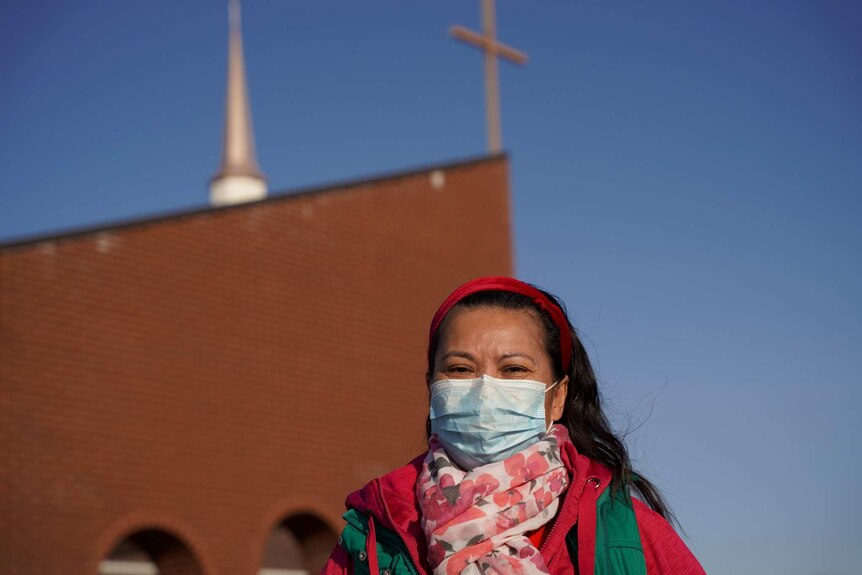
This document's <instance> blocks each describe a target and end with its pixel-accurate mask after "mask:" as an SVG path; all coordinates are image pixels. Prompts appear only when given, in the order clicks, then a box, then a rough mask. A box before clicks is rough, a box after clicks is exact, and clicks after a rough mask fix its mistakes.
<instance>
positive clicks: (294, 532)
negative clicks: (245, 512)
mask: <svg viewBox="0 0 862 575" xmlns="http://www.w3.org/2000/svg"><path fill="white" fill-rule="evenodd" d="M337 540H338V530H336V529H335V528H333V526H332V522H331V521H330V520H329V519H328V517H327V515H326V514H325V513H323V512H320V511H319V510H316V509H313V508H308V507H302V508H293V509H290V510H288V511H282V512H281V513H278V514H277V515H275V516H274V517H273V518H271V520H270V521H269V522H268V529H267V530H266V535H265V537H264V540H263V542H262V544H261V545H260V550H259V559H258V561H257V562H256V564H257V569H261V568H265V567H275V568H279V567H280V568H287V569H301V570H305V571H307V572H308V573H311V574H312V575H316V574H317V573H319V572H320V570H321V568H322V567H323V565H324V563H325V562H326V559H327V558H328V557H329V554H330V552H331V551H332V549H333V547H334V546H335V544H336V542H337Z"/></svg>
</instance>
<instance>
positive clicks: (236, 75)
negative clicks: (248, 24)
mask: <svg viewBox="0 0 862 575" xmlns="http://www.w3.org/2000/svg"><path fill="white" fill-rule="evenodd" d="M228 25H229V29H230V31H229V40H228V64H227V104H226V110H225V127H224V151H223V153H222V161H221V166H220V167H219V170H218V172H217V173H216V175H215V176H213V179H212V180H211V181H210V203H211V204H212V205H214V206H223V205H229V204H239V203H243V202H250V201H254V200H259V199H261V198H264V197H266V192H267V186H266V178H264V176H263V174H262V173H261V171H260V168H259V167H258V165H257V155H256V153H255V147H254V130H253V128H252V122H251V107H250V105H249V101H248V87H247V85H246V79H245V62H244V58H243V52H242V29H241V28H242V24H241V20H240V7H239V0H229V5H228Z"/></svg>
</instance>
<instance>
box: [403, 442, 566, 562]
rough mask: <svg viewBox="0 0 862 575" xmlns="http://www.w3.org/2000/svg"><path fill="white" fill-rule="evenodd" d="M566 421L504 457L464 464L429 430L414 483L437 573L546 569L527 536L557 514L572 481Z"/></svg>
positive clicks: (432, 560) (430, 557)
mask: <svg viewBox="0 0 862 575" xmlns="http://www.w3.org/2000/svg"><path fill="white" fill-rule="evenodd" d="M569 441H570V439H569V434H568V432H567V431H566V429H565V427H563V426H561V425H554V426H553V427H552V428H551V431H550V433H548V435H547V436H545V438H543V439H542V440H540V441H538V442H537V443H534V444H533V445H531V446H530V447H528V448H526V449H524V450H523V451H520V452H518V453H516V454H514V455H512V456H510V457H508V458H506V459H504V460H503V461H499V462H496V463H490V464H488V465H483V466H481V467H477V468H476V469H474V470H473V471H464V470H462V469H460V468H459V467H457V466H456V465H455V463H453V462H452V460H451V459H449V456H448V455H446V452H445V451H443V448H442V447H441V446H440V443H439V442H438V441H437V437H436V436H434V435H432V436H431V439H430V442H429V443H430V447H431V450H430V451H429V452H428V456H427V457H426V458H425V461H424V463H423V464H422V472H421V474H420V475H419V481H418V482H417V483H416V493H417V495H418V496H419V506H420V508H421V510H422V530H423V531H424V532H425V537H426V538H427V539H428V561H429V563H430V564H431V567H432V568H433V569H434V575H457V574H461V573H464V574H470V575H476V574H483V575H490V574H500V575H503V574H507V575H508V574H519V575H521V574H523V575H529V574H534V573H548V568H547V566H546V565H545V560H544V559H543V558H542V555H541V554H540V553H539V550H538V549H536V548H535V547H534V546H533V544H532V543H530V540H529V539H528V538H527V537H526V536H525V533H529V532H531V531H534V530H535V529H538V528H539V527H541V526H542V525H544V524H545V523H547V522H548V521H550V520H552V519H553V517H554V515H556V513H557V507H558V506H559V503H560V502H559V497H560V494H561V493H562V492H563V491H565V489H566V486H567V485H568V476H567V473H566V468H565V467H564V466H563V462H562V460H561V459H560V444H561V443H563V442H569Z"/></svg>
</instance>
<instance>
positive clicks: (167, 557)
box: [94, 521, 213, 575]
mask: <svg viewBox="0 0 862 575" xmlns="http://www.w3.org/2000/svg"><path fill="white" fill-rule="evenodd" d="M103 541H104V542H105V544H103V545H101V554H100V555H99V558H98V560H97V565H96V570H95V571H94V572H95V573H99V572H100V570H99V566H100V565H101V564H102V561H103V560H105V559H107V558H108V557H110V556H111V554H112V553H113V552H114V551H115V550H116V549H117V548H118V547H119V546H120V545H122V544H124V543H125V544H130V545H129V546H130V547H134V548H137V549H140V550H142V551H143V552H144V553H145V554H146V556H147V557H148V558H149V559H150V561H152V563H154V564H155V565H156V567H157V568H158V573H159V575H211V574H212V573H213V571H212V569H210V568H209V567H208V566H207V563H208V562H207V561H206V560H205V557H204V556H203V554H202V553H201V552H200V547H199V545H197V544H196V543H195V541H194V538H193V537H192V536H190V534H189V533H188V531H187V530H185V529H181V528H178V527H177V526H176V525H170V524H166V523H164V522H162V521H125V522H123V523H122V524H121V525H118V526H116V527H115V528H114V529H112V530H111V533H110V534H109V535H108V536H106V537H105V538H103Z"/></svg>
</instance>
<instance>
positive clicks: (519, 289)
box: [428, 276, 572, 372]
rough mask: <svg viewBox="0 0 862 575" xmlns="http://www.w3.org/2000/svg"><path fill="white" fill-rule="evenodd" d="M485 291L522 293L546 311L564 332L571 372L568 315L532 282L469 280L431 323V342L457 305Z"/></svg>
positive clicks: (494, 278)
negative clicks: (472, 295)
mask: <svg viewBox="0 0 862 575" xmlns="http://www.w3.org/2000/svg"><path fill="white" fill-rule="evenodd" d="M483 291H506V292H511V293H517V294H521V295H523V296H527V297H528V298H530V299H531V300H532V301H533V303H534V304H536V307H538V308H539V309H540V310H542V311H543V312H544V313H545V314H546V315H547V316H548V317H550V318H551V320H552V321H553V322H554V324H556V326H557V329H559V330H560V360H561V363H562V364H563V371H565V372H568V371H569V367H570V365H571V363H572V332H571V331H570V330H569V322H568V321H567V320H566V314H565V313H563V310H562V309H560V306H559V305H557V303H556V302H554V301H552V300H551V299H550V298H549V297H548V296H546V295H545V294H543V293H542V292H540V291H539V290H537V289H536V288H534V287H533V286H531V285H530V284H528V283H524V282H522V281H520V280H516V279H515V278H510V277H506V276H492V277H484V278H479V279H475V280H473V281H469V282H467V283H465V284H464V285H462V286H461V287H459V288H458V289H456V290H455V291H453V292H452V293H451V294H449V297H447V298H446V301H444V302H443V305H441V306H440V309H438V310H437V313H435V314H434V319H432V320H431V330H430V332H429V334H428V340H429V342H430V341H431V340H432V339H433V338H434V334H435V333H437V328H439V327H440V324H441V323H442V322H443V318H445V317H446V314H447V313H449V311H450V310H451V309H452V308H453V307H455V305H456V304H457V303H458V302H460V301H461V300H462V299H464V298H465V297H467V296H468V295H471V294H474V293H477V292H483Z"/></svg>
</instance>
